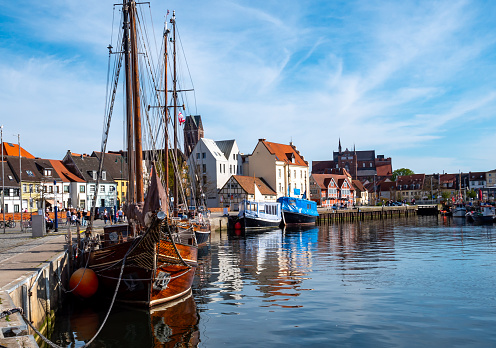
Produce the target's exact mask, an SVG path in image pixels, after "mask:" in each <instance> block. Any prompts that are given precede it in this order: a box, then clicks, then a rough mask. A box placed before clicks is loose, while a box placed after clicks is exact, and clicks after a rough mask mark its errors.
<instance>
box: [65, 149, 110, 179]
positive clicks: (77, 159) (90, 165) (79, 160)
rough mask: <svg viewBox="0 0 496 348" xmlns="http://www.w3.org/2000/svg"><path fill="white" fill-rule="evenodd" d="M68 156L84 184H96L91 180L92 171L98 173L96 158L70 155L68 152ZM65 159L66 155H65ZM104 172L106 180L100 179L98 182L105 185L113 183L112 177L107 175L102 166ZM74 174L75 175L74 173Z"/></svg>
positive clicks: (97, 160)
mask: <svg viewBox="0 0 496 348" xmlns="http://www.w3.org/2000/svg"><path fill="white" fill-rule="evenodd" d="M68 155H69V156H70V159H71V160H72V162H73V163H74V165H75V166H76V168H77V170H78V171H79V172H80V173H81V175H82V179H83V180H84V181H86V182H96V180H93V176H92V172H93V171H98V167H99V163H100V160H99V159H98V158H96V157H91V156H88V155H85V154H83V155H76V154H74V153H71V152H70V151H69V152H68ZM66 158H67V155H66ZM64 162H65V161H64ZM64 165H65V166H66V167H67V166H68V164H67V163H64ZM102 170H104V171H106V172H107V174H108V175H106V180H103V179H100V182H102V183H105V182H113V179H112V175H110V173H108V171H107V169H106V168H105V164H104V165H103V169H102ZM74 174H76V173H74Z"/></svg>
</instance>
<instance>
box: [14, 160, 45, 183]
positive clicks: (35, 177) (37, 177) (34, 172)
mask: <svg viewBox="0 0 496 348" xmlns="http://www.w3.org/2000/svg"><path fill="white" fill-rule="evenodd" d="M5 159H6V160H7V162H8V163H9V166H10V168H11V170H12V172H13V173H14V175H15V177H16V180H17V181H19V178H21V181H28V182H29V181H31V182H41V181H42V180H43V178H44V176H43V175H42V174H41V173H40V171H39V170H38V167H37V166H36V160H35V159H34V158H27V157H22V156H21V168H20V169H21V170H22V175H19V157H18V156H5Z"/></svg>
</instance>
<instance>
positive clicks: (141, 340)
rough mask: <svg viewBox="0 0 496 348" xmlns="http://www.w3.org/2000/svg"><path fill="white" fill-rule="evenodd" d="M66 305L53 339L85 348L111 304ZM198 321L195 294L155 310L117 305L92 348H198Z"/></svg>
mask: <svg viewBox="0 0 496 348" xmlns="http://www.w3.org/2000/svg"><path fill="white" fill-rule="evenodd" d="M66 303H67V306H64V307H63V309H62V310H61V311H59V312H58V313H57V322H56V325H55V329H54V332H53V333H52V335H51V340H52V341H54V342H55V343H56V344H58V345H61V346H63V347H81V346H83V345H84V344H85V343H86V342H88V341H89V340H90V339H91V338H93V336H94V335H95V334H96V333H97V331H98V329H99V327H100V326H101V325H102V323H103V321H104V318H105V315H106V311H105V310H106V308H108V304H103V303H91V304H89V303H84V302H80V301H74V300H73V301H66ZM61 318H67V319H68V320H65V321H64V320H61ZM198 320H199V317H198V313H197V309H196V304H195V301H194V298H193V296H192V294H189V295H188V296H187V297H185V298H182V299H179V300H176V301H174V302H171V303H168V304H165V305H162V306H157V307H154V308H153V309H151V310H150V309H147V308H141V309H139V308H136V307H128V306H124V305H119V304H117V305H115V306H114V308H113V310H112V312H111V314H110V315H109V318H108V320H107V323H106V324H105V326H104V327H103V329H102V331H101V333H100V334H99V335H98V336H97V338H96V340H95V341H94V343H92V345H91V347H183V346H184V347H195V346H197V345H198V343H199V342H200V333H199V329H198Z"/></svg>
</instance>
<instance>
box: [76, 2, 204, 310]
mask: <svg viewBox="0 0 496 348" xmlns="http://www.w3.org/2000/svg"><path fill="white" fill-rule="evenodd" d="M122 10H123V11H122V23H123V25H122V33H121V35H122V36H119V37H120V38H121V40H120V42H119V45H122V47H121V49H120V50H119V51H118V52H116V53H114V52H112V46H111V45H110V46H109V51H110V55H113V54H115V55H116V58H115V60H116V63H115V68H114V72H115V76H114V77H113V81H114V83H113V90H112V93H111V97H110V102H109V103H108V115H107V120H106V122H105V128H104V137H103V139H104V140H103V142H102V151H101V153H102V156H101V158H100V168H99V173H101V172H102V163H103V157H104V154H105V148H106V143H107V136H108V133H109V126H110V119H111V114H112V109H113V103H114V98H115V93H116V90H117V82H118V79H119V71H120V67H121V66H122V60H124V70H125V71H124V72H125V91H126V99H125V100H126V135H127V136H126V138H127V164H128V173H129V185H128V193H127V196H128V197H127V201H126V204H125V206H124V211H125V213H126V216H127V218H128V221H129V223H128V224H122V225H113V226H109V227H106V228H105V229H104V238H103V243H102V244H101V245H99V246H98V247H93V248H91V249H90V250H89V252H88V253H87V254H86V255H85V262H87V265H88V267H89V268H90V269H92V270H93V271H94V272H95V273H96V274H97V276H98V279H99V291H100V292H101V293H103V294H106V295H109V296H113V295H115V296H116V299H117V300H119V301H121V302H128V303H133V304H140V305H145V306H149V307H152V306H155V305H158V304H161V303H166V302H170V301H172V300H174V299H177V298H180V297H182V296H186V295H188V294H189V293H191V286H192V283H193V278H194V274H195V269H196V267H197V255H198V246H197V243H196V238H195V235H194V230H193V228H192V227H191V225H187V226H186V225H184V226H180V224H179V221H180V219H179V218H178V217H177V215H178V213H177V211H178V210H177V205H178V186H179V185H178V183H179V180H178V175H179V174H178V173H179V167H178V165H177V89H176V69H175V56H176V54H175V35H176V33H175V31H176V22H175V14H173V16H172V18H171V20H170V22H171V23H172V26H173V43H174V76H173V82H174V88H173V101H174V105H173V107H174V152H173V156H172V157H173V158H172V161H175V162H174V171H175V173H176V175H175V185H174V202H173V203H174V211H173V212H172V213H171V212H169V209H170V204H169V203H170V202H169V201H170V200H169V196H168V194H167V192H168V163H169V151H168V139H169V137H168V132H167V128H168V127H167V125H168V122H169V117H168V108H167V92H168V89H167V43H168V35H169V33H170V31H169V30H168V29H166V30H165V31H164V46H165V47H164V52H165V53H164V57H165V59H164V60H165V64H164V66H165V69H164V70H165V73H164V77H163V81H164V85H165V88H164V89H163V91H164V94H165V101H163V100H161V98H160V97H159V93H158V92H159V91H160V88H158V86H156V85H154V92H153V93H152V97H153V102H156V103H157V104H158V105H159V106H158V107H157V109H158V110H159V115H158V116H157V117H158V118H159V119H160V120H161V121H162V122H161V123H162V127H163V128H164V129H163V130H162V135H163V137H164V143H163V144H165V145H164V146H165V150H164V151H163V152H161V150H155V149H157V148H159V149H160V145H158V142H159V141H158V134H159V132H158V130H157V129H158V127H152V126H151V125H152V123H153V121H151V120H150V106H148V109H146V108H143V109H142V100H141V99H142V98H143V95H144V90H143V89H144V88H143V84H142V83H143V82H141V83H140V78H141V77H142V76H143V75H142V74H144V72H143V71H138V67H142V66H146V64H141V65H140V64H139V62H138V43H140V44H141V45H142V46H140V48H139V49H140V55H141V53H142V52H141V51H142V50H144V49H146V47H147V46H146V45H145V44H144V42H146V41H145V37H144V36H141V37H138V35H139V33H138V30H137V28H138V27H140V26H142V25H143V23H144V20H143V19H142V18H140V19H138V11H137V9H136V2H135V1H130V0H123V4H122ZM140 40H141V41H140ZM142 56H143V58H142V57H140V58H141V59H148V58H149V57H148V55H147V54H143V55H142ZM146 63H148V64H149V61H148V62H146ZM109 65H110V64H109ZM152 72H153V69H150V71H148V73H149V74H151V73H152ZM159 80H160V79H159V77H157V76H152V77H151V78H150V79H149V83H156V81H159ZM150 81H151V82H150ZM142 115H144V116H142ZM142 119H144V120H145V122H144V123H145V124H146V125H147V126H148V128H149V135H148V139H149V141H150V140H151V147H152V150H155V151H150V152H154V153H155V155H154V156H151V158H149V159H148V161H149V162H150V163H151V164H152V165H153V167H152V169H151V175H149V176H150V180H149V183H148V182H147V183H148V189H147V193H146V196H145V190H144V181H145V180H144V175H143V173H144V172H146V171H145V169H144V168H143V162H144V161H143V149H142V148H143V137H144V136H143V134H144V133H145V132H144V131H142ZM156 124H159V125H160V122H158V123H156ZM144 128H145V129H146V127H144ZM159 160H162V161H163V162H164V163H165V165H163V166H161V165H160V164H159V162H160V161H159ZM159 172H162V177H163V178H164V179H162V180H161V179H160V173H159ZM98 178H100V176H98ZM162 181H164V183H165V187H164V185H162ZM96 187H99V186H98V180H97V185H96ZM95 203H96V193H95V197H94V199H93V206H95ZM92 221H93V216H91V220H90V225H89V226H91V223H92ZM89 231H90V232H91V227H89Z"/></svg>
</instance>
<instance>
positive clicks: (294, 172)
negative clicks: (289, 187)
mask: <svg viewBox="0 0 496 348" xmlns="http://www.w3.org/2000/svg"><path fill="white" fill-rule="evenodd" d="M293 177H294V178H295V179H296V169H295V170H294V171H293Z"/></svg>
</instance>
